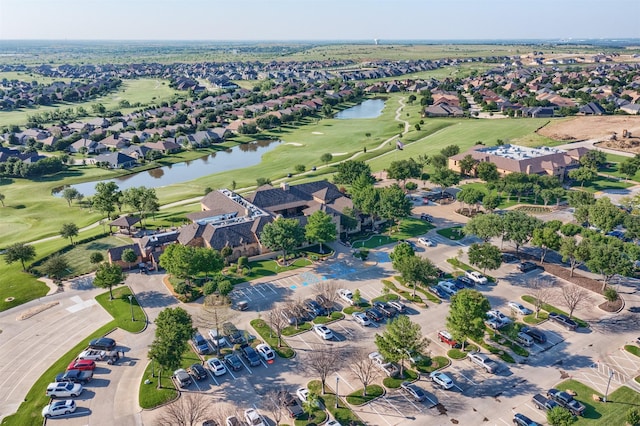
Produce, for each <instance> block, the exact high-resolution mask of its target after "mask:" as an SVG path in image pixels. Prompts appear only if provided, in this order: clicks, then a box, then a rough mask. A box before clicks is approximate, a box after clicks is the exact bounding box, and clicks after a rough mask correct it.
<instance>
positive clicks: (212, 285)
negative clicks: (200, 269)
mask: <svg viewBox="0 0 640 426" xmlns="http://www.w3.org/2000/svg"><path fill="white" fill-rule="evenodd" d="M217 289H218V283H217V282H216V281H208V282H207V283H206V284H205V285H204V287H203V288H202V293H203V294H204V295H205V296H208V295H210V294H213V293H215V291H216V290H217Z"/></svg>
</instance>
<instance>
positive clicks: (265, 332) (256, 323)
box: [250, 318, 296, 358]
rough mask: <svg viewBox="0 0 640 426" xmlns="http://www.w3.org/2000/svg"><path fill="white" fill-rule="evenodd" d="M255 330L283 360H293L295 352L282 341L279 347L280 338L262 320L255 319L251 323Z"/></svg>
mask: <svg viewBox="0 0 640 426" xmlns="http://www.w3.org/2000/svg"><path fill="white" fill-rule="evenodd" d="M250 324H251V326H252V327H253V329H254V330H255V331H256V333H258V335H259V336H260V337H261V338H262V340H264V342H265V343H267V344H268V345H269V346H271V348H272V349H273V350H274V351H275V352H276V353H277V354H278V356H280V357H281V358H293V357H294V355H295V354H296V353H295V351H294V350H293V349H292V348H291V347H290V346H289V345H288V344H287V342H285V341H284V340H282V339H280V346H278V336H277V335H276V333H275V332H274V331H273V330H272V329H271V327H269V325H268V324H267V323H266V322H265V321H264V320H262V319H259V318H258V319H254V320H251V322H250Z"/></svg>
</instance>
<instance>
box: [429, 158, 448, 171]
mask: <svg viewBox="0 0 640 426" xmlns="http://www.w3.org/2000/svg"><path fill="white" fill-rule="evenodd" d="M429 162H430V163H431V165H432V166H433V167H434V168H435V169H436V170H437V169H446V168H447V163H448V162H449V160H447V157H445V156H444V155H442V154H435V155H432V156H431V160H430V161H429Z"/></svg>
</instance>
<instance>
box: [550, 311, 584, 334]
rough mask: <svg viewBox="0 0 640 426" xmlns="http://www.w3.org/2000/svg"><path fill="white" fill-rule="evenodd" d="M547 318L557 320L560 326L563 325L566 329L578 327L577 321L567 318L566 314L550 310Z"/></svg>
mask: <svg viewBox="0 0 640 426" xmlns="http://www.w3.org/2000/svg"><path fill="white" fill-rule="evenodd" d="M549 319H550V320H551V321H555V322H557V323H558V324H560V325H561V326H563V327H564V328H566V329H567V330H571V331H573V330H575V329H576V328H578V323H577V322H575V321H574V320H572V319H571V318H569V317H568V316H566V315H564V314H558V313H556V312H550V313H549Z"/></svg>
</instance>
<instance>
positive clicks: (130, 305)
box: [129, 294, 136, 321]
mask: <svg viewBox="0 0 640 426" xmlns="http://www.w3.org/2000/svg"><path fill="white" fill-rule="evenodd" d="M129 307H130V308H131V321H135V320H136V319H135V318H134V317H133V295H131V294H130V295H129Z"/></svg>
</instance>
